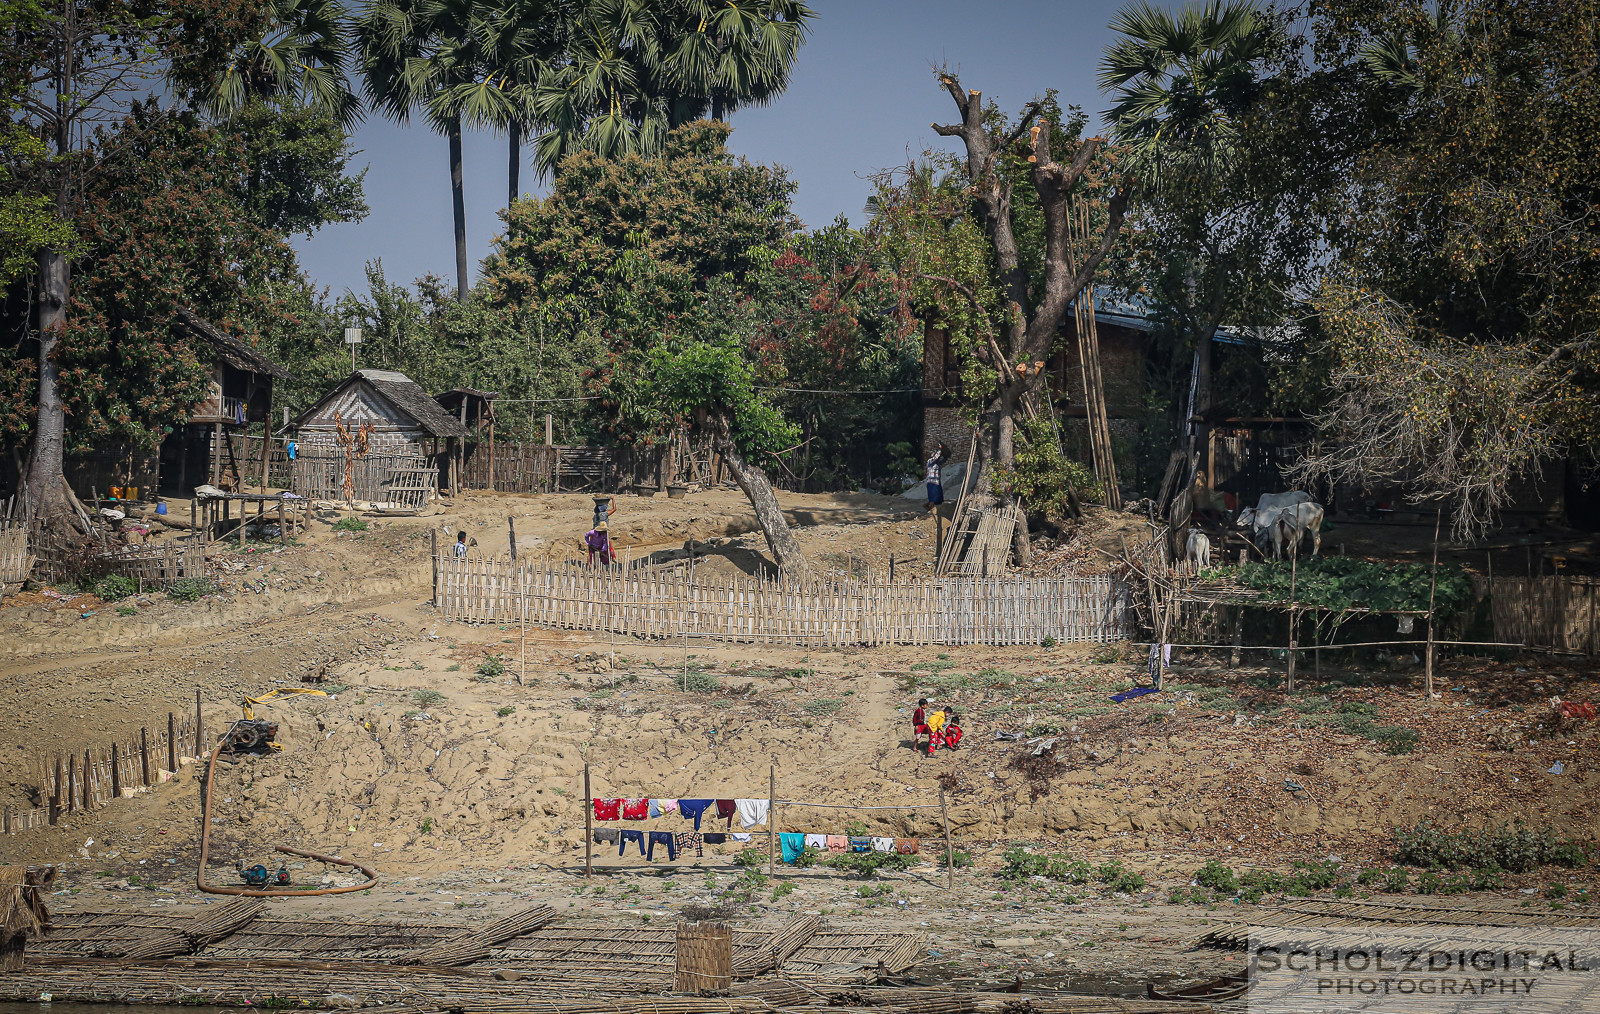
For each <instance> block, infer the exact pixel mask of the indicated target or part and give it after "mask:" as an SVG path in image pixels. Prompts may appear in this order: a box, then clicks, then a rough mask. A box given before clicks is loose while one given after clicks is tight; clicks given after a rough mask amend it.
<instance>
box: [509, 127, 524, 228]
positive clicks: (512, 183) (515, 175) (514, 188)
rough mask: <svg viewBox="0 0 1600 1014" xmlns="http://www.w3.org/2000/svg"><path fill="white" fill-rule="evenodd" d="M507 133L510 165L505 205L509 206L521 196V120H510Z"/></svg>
mask: <svg viewBox="0 0 1600 1014" xmlns="http://www.w3.org/2000/svg"><path fill="white" fill-rule="evenodd" d="M507 133H508V134H510V136H511V166H510V172H509V174H508V183H507V187H506V189H507V196H506V207H508V208H509V207H511V205H512V204H513V203H515V202H516V200H517V198H518V197H520V196H522V195H521V190H522V121H520V120H512V121H511V127H510V129H509V130H508V131H507Z"/></svg>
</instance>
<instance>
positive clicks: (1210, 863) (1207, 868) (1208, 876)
mask: <svg viewBox="0 0 1600 1014" xmlns="http://www.w3.org/2000/svg"><path fill="white" fill-rule="evenodd" d="M1194 882H1195V883H1196V884H1198V885H1199V886H1201V887H1209V888H1211V889H1212V890H1213V891H1222V892H1224V893H1226V894H1232V893H1233V892H1234V891H1237V890H1238V889H1239V875H1238V874H1237V873H1235V872H1233V870H1232V869H1231V868H1229V867H1227V866H1224V865H1222V863H1220V862H1218V861H1217V860H1215V859H1208V860H1207V861H1206V864H1205V865H1204V866H1202V867H1200V868H1199V869H1198V870H1195V871H1194Z"/></svg>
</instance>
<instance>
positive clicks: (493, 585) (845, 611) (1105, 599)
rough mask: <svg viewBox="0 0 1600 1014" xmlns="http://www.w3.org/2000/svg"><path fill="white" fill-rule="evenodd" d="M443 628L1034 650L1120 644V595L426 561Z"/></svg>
mask: <svg viewBox="0 0 1600 1014" xmlns="http://www.w3.org/2000/svg"><path fill="white" fill-rule="evenodd" d="M434 577H435V588H436V589H437V594H436V597H435V603H434V604H435V605H436V606H437V607H438V608H439V611H440V612H441V613H442V614H443V615H444V616H446V617H447V618H449V619H454V620H468V621H473V622H488V623H516V622H521V621H526V622H527V623H530V624H533V625H535V626H544V627H556V628H562V629H575V630H603V631H609V632H611V633H616V634H623V635H626V636H634V637H650V638H669V639H670V638H673V637H682V636H684V635H685V634H686V633H687V634H689V635H691V636H695V637H710V638H714V639H717V640H725V641H748V642H756V643H767V644H794V645H847V644H851V645H853V644H1038V643H1039V642H1041V641H1043V640H1044V639H1045V638H1046V637H1052V638H1055V639H1056V640H1057V641H1064V642H1074V641H1076V642H1082V641H1117V640H1122V639H1123V638H1126V637H1128V636H1129V635H1130V620H1129V610H1128V592H1127V588H1126V586H1124V585H1123V584H1122V583H1121V582H1118V581H1115V580H1114V579H1112V578H1111V577H1109V576H1106V575H1097V576H1092V577H989V578H985V577H977V576H973V575H960V576H956V577H948V578H939V579H936V580H932V581H919V582H909V581H898V582H891V581H884V580H879V579H875V578H868V579H863V580H850V579H847V580H842V581H833V582H828V583H821V582H787V583H779V582H776V581H772V580H769V579H767V578H764V577H759V576H757V577H745V576H742V575H741V576H733V577H723V576H718V577H697V576H695V575H693V574H691V573H687V572H685V571H682V570H677V571H655V572H651V571H646V572H640V571H636V570H628V571H624V570H622V569H621V568H597V569H591V568H583V567H575V566H569V567H560V566H554V565H550V564H547V563H541V562H538V561H532V562H529V563H523V564H514V563H511V562H509V561H504V560H495V559H487V558H483V557H477V556H468V557H464V558H460V559H457V558H454V557H451V556H438V557H436V558H435V559H434Z"/></svg>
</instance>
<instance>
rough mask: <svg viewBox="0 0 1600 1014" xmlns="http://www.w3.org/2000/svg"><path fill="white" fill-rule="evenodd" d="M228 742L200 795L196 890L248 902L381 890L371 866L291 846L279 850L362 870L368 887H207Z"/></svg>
mask: <svg viewBox="0 0 1600 1014" xmlns="http://www.w3.org/2000/svg"><path fill="white" fill-rule="evenodd" d="M227 742H228V739H227V737H223V742H222V744H218V745H217V746H216V747H215V748H213V749H212V751H211V761H210V763H208V764H207V765H206V787H205V791H204V792H202V793H201V794H200V869H199V870H198V871H197V872H196V873H195V875H194V886H196V887H198V888H200V890H202V891H204V892H205V893H206V894H232V895H238V896H240V897H244V898H315V897H318V896H319V895H324V894H349V893H350V892H351V891H365V890H367V889H368V888H370V887H375V886H377V883H378V872H377V871H376V870H374V869H373V868H372V867H370V866H364V865H362V864H361V863H357V862H353V861H351V860H349V859H341V858H339V857H338V856H325V855H323V854H322V853H320V852H310V851H307V850H306V849H297V848H291V847H290V846H288V845H279V846H278V847H277V850H278V851H279V852H282V853H284V854H285V855H290V856H301V857H303V858H306V859H315V860H316V861H317V862H319V863H327V864H329V865H331V866H348V867H350V868H351V869H356V870H360V871H361V872H362V873H365V874H366V875H367V878H368V879H367V882H366V883H364V884H352V885H351V886H349V887H323V888H319V889H318V890H315V891H302V890H296V889H294V888H289V887H232V886H229V887H212V886H211V885H209V884H207V883H206V859H207V857H208V856H209V855H210V854H211V786H212V785H213V784H214V782H215V776H216V773H217V757H218V755H220V754H221V753H222V749H223V744H226V743H227Z"/></svg>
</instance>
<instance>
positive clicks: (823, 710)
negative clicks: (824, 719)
mask: <svg viewBox="0 0 1600 1014" xmlns="http://www.w3.org/2000/svg"><path fill="white" fill-rule="evenodd" d="M843 706H844V702H843V701H841V700H839V699H838V698H836V697H819V698H817V699H816V700H814V701H807V702H806V703H805V712H806V714H808V715H831V714H833V713H834V712H836V711H838V710H839V709H840V708H841V707H843Z"/></svg>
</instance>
